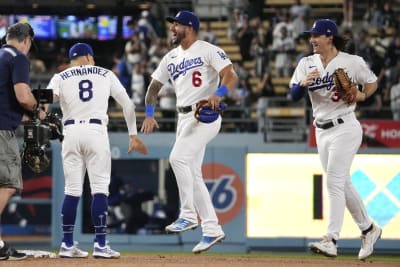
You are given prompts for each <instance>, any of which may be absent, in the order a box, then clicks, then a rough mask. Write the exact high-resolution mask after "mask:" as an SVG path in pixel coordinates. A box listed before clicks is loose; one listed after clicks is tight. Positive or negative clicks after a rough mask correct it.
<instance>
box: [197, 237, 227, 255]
mask: <svg viewBox="0 0 400 267" xmlns="http://www.w3.org/2000/svg"><path fill="white" fill-rule="evenodd" d="M224 238H225V235H224V234H222V235H219V236H203V237H202V238H201V240H200V242H199V243H198V244H197V245H196V246H195V247H194V248H193V249H192V252H193V253H195V254H199V253H201V252H203V251H207V250H208V249H209V248H211V247H212V246H214V245H215V244H216V243H218V242H221V241H222V240H224Z"/></svg>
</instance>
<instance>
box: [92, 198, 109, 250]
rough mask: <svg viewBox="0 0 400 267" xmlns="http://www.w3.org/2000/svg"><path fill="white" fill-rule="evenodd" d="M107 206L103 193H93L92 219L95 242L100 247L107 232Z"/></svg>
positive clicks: (104, 242)
mask: <svg viewBox="0 0 400 267" xmlns="http://www.w3.org/2000/svg"><path fill="white" fill-rule="evenodd" d="M107 206H108V199H107V196H106V195H104V194H95V195H93V200H92V221H93V225H94V230H95V242H97V243H99V245H100V246H101V247H104V246H105V245H106V233H107Z"/></svg>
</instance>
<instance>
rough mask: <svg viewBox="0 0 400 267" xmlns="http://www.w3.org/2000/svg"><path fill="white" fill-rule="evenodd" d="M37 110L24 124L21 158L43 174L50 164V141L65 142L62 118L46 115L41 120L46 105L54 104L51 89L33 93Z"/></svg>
mask: <svg viewBox="0 0 400 267" xmlns="http://www.w3.org/2000/svg"><path fill="white" fill-rule="evenodd" d="M32 93H33V95H34V97H35V98H36V101H37V102H38V106H37V109H36V110H35V111H34V112H32V114H30V116H29V117H30V118H29V120H28V121H27V122H25V123H24V144H23V152H22V155H21V158H22V160H23V162H24V163H26V164H27V165H28V166H29V167H30V168H31V169H32V171H34V172H36V173H40V172H43V171H44V170H45V169H46V168H47V167H48V166H49V164H50V160H49V158H48V157H47V155H46V151H47V149H48V148H50V140H54V139H59V140H60V142H61V141H62V140H63V135H62V123H61V117H60V116H59V115H58V114H57V113H51V112H50V113H46V117H45V119H43V120H40V118H39V114H40V110H41V109H42V110H44V105H45V104H50V103H53V91H52V90H49V89H40V88H39V89H36V90H33V91H32Z"/></svg>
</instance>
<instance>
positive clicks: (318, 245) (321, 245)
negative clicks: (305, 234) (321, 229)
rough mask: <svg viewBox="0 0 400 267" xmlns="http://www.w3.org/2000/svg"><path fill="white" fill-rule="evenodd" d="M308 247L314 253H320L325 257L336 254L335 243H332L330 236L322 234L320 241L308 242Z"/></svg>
mask: <svg viewBox="0 0 400 267" xmlns="http://www.w3.org/2000/svg"><path fill="white" fill-rule="evenodd" d="M308 248H309V249H310V250H311V251H313V252H315V253H318V254H322V255H325V256H327V257H336V256H337V247H336V245H335V243H333V241H332V238H331V237H328V236H324V237H323V238H322V240H321V241H317V242H311V243H309V244H308Z"/></svg>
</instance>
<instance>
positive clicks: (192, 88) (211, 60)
mask: <svg viewBox="0 0 400 267" xmlns="http://www.w3.org/2000/svg"><path fill="white" fill-rule="evenodd" d="M229 64H232V62H231V61H230V59H229V58H228V57H227V56H226V54H225V52H224V51H223V50H222V49H221V48H219V47H217V46H215V45H212V44H210V43H208V42H205V41H202V40H197V41H196V42H194V43H193V44H192V45H191V46H190V47H189V48H188V49H186V50H183V49H182V47H181V46H178V47H176V48H174V49H172V50H171V51H169V52H168V53H167V54H166V55H165V56H164V57H163V58H162V60H161V62H160V64H159V65H158V67H157V69H156V70H155V71H154V73H153V74H152V75H151V77H152V78H153V79H155V80H157V81H159V82H161V83H162V84H165V83H167V82H168V79H170V80H171V83H172V85H173V86H174V87H175V93H176V102H177V103H176V105H177V106H181V107H182V106H190V105H193V104H195V103H197V102H199V101H200V100H204V99H208V97H209V96H210V95H212V94H213V93H214V92H215V90H216V89H217V87H218V85H219V80H220V78H219V72H220V71H221V70H222V69H223V68H224V67H225V66H227V65H229Z"/></svg>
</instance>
